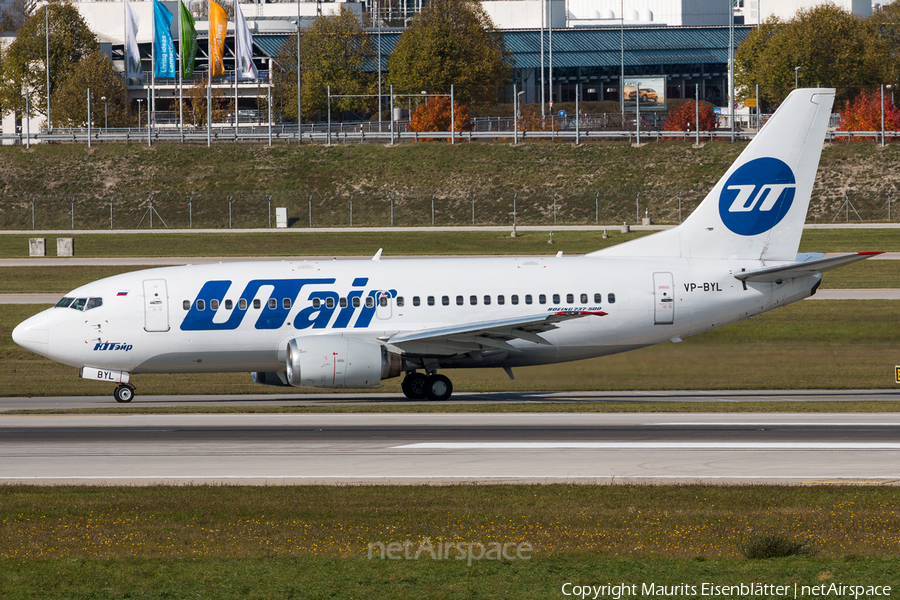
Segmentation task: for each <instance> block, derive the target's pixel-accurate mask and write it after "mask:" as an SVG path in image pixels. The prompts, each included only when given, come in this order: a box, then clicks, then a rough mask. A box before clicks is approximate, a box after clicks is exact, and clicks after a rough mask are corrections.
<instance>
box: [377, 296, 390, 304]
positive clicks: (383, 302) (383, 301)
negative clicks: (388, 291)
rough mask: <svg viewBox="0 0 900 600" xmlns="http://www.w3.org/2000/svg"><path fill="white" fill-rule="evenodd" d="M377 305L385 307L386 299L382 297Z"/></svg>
mask: <svg viewBox="0 0 900 600" xmlns="http://www.w3.org/2000/svg"><path fill="white" fill-rule="evenodd" d="M378 304H380V305H381V306H387V305H388V297H387V296H382V297H381V298H379V299H378Z"/></svg>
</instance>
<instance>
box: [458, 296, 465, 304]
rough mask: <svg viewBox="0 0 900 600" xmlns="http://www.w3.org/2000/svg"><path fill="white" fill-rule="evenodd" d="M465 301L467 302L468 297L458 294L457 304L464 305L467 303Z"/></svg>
mask: <svg viewBox="0 0 900 600" xmlns="http://www.w3.org/2000/svg"><path fill="white" fill-rule="evenodd" d="M465 303H466V299H465V298H463V297H462V296H457V297H456V305H457V306H462V305H463V304H465Z"/></svg>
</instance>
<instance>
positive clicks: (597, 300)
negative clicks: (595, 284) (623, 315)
mask: <svg viewBox="0 0 900 600" xmlns="http://www.w3.org/2000/svg"><path fill="white" fill-rule="evenodd" d="M601 302H603V294H601V293H600V292H597V293H595V294H594V304H600V303H601Z"/></svg>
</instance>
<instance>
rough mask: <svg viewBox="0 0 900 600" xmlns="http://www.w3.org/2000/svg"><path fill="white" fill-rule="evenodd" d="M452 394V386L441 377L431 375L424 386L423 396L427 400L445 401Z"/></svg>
mask: <svg viewBox="0 0 900 600" xmlns="http://www.w3.org/2000/svg"><path fill="white" fill-rule="evenodd" d="M452 393H453V384H452V383H450V380H449V379H448V378H446V377H444V376H443V375H432V376H431V377H429V378H428V381H427V382H426V385H425V395H426V396H428V399H429V400H446V399H447V398H449V397H450V394H452Z"/></svg>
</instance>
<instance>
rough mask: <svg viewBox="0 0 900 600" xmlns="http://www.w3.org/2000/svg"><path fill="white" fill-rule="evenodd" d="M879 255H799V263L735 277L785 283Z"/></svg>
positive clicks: (860, 253)
mask: <svg viewBox="0 0 900 600" xmlns="http://www.w3.org/2000/svg"><path fill="white" fill-rule="evenodd" d="M878 254H881V252H853V253H851V254H839V255H838V256H829V257H828V258H824V256H825V255H824V254H799V255H797V259H798V262H794V263H789V264H786V265H778V266H777V267H766V268H765V269H756V270H754V271H742V272H740V273H735V275H734V276H735V278H736V279H740V280H741V281H763V282H773V281H784V280H785V279H793V278H794V277H804V276H807V275H813V274H815V273H821V272H822V271H827V270H828V269H834V268H835V267H840V266H843V265H848V264H850V263H854V262H856V261H858V260H865V259H867V258H871V257H873V256H876V255H878Z"/></svg>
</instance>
